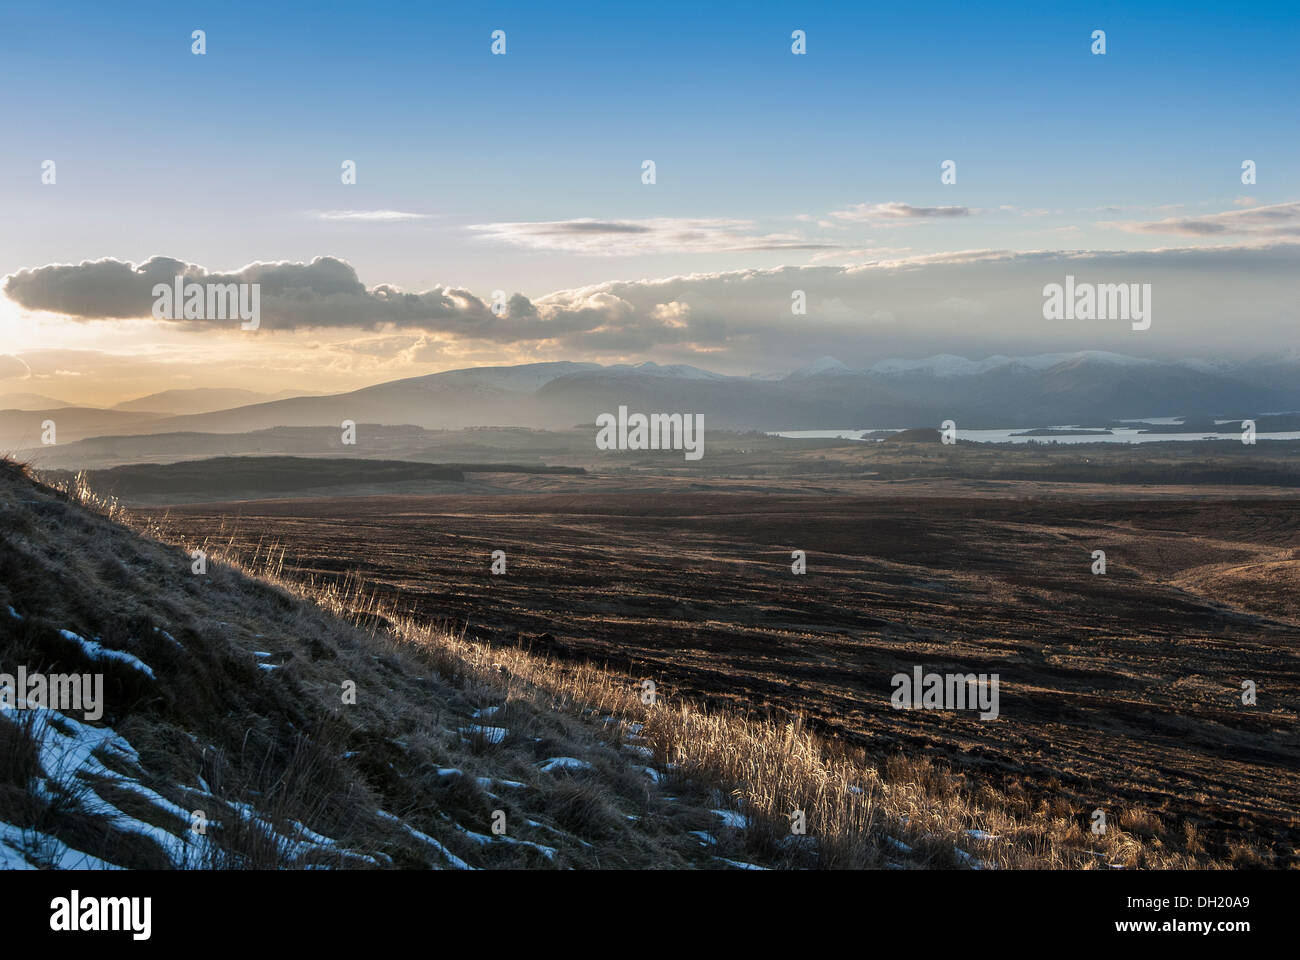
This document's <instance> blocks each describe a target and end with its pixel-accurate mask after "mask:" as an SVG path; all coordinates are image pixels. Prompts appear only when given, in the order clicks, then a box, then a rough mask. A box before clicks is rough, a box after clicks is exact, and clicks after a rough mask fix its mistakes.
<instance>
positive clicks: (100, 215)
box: [0, 3, 1300, 404]
mask: <svg viewBox="0 0 1300 960" xmlns="http://www.w3.org/2000/svg"><path fill="white" fill-rule="evenodd" d="M1046 6H1047V5H1043V4H1023V5H1022V4H1000V5H995V6H988V5H972V4H961V3H955V4H946V3H931V4H926V5H924V6H923V7H922V6H912V5H858V4H838V3H837V4H823V5H818V4H807V3H800V4H763V3H744V4H740V3H736V4H709V5H707V7H708V8H707V9H700V7H701V5H700V4H695V3H692V4H686V3H682V4H677V3H656V4H653V5H621V6H618V7H614V6H612V5H605V4H545V5H537V4H519V5H509V4H473V5H470V4H465V5H457V6H450V5H446V6H445V5H440V4H439V5H435V4H428V3H420V4H384V3H367V4H352V3H348V4H331V3H313V4H310V5H307V4H292V3H286V4H276V5H267V4H260V3H259V4H240V3H221V4H191V5H186V4H148V3H139V4H130V5H103V4H57V3H56V4H51V5H24V6H21V7H20V6H19V5H15V4H10V5H6V6H5V7H4V8H3V9H2V10H0V118H3V121H2V122H3V134H2V135H0V222H3V223H4V225H5V227H4V229H3V230H0V277H5V278H6V279H5V280H4V281H0V290H2V291H3V296H0V395H2V394H6V393H13V392H35V393H41V394H45V395H49V396H55V397H58V398H60V399H65V400H71V401H74V402H84V403H96V404H98V403H112V402H116V401H119V400H123V399H127V398H129V397H135V396H140V395H144V394H148V393H152V392H155V391H159V390H164V389H174V388H186V387H232V386H233V387H244V388H248V389H255V390H264V391H267V392H275V391H280V390H285V389H294V390H309V391H312V392H332V391H336V390H346V389H352V388H355V387H359V386H363V385H366V384H369V383H375V382H380V381H383V380H389V379H395V378H397V377H402V376H414V375H419V374H422V373H432V372H436V371H438V370H443V369H451V368H456V367H462V366H474V365H481V364H498V363H514V362H529V361H535V360H551V359H571V360H597V361H601V362H628V361H640V360H655V361H658V362H685V363H693V364H696V365H698V366H703V367H706V368H709V369H714V370H718V371H720V372H725V373H738V374H743V373H755V372H759V373H770V372H779V371H782V370H790V369H793V368H794V367H796V366H799V365H801V364H802V363H806V362H809V361H811V360H814V359H816V358H817V357H819V356H821V355H824V354H830V355H834V356H837V357H839V358H840V359H841V360H842V361H844V362H846V363H848V364H850V365H852V366H859V365H868V364H870V363H872V362H876V361H878V360H882V359H885V358H887V357H893V356H902V357H919V356H927V355H932V354H936V353H958V354H962V355H965V356H969V357H972V358H974V359H979V358H982V357H984V356H988V355H990V354H994V353H1004V354H1010V355H1023V354H1032V353H1038V352H1046V351H1049V350H1061V349H1106V350H1112V351H1115V352H1120V353H1127V354H1132V355H1139V356H1156V357H1162V358H1177V357H1187V356H1198V357H1216V358H1229V359H1230V358H1244V357H1247V356H1254V355H1259V354H1263V353H1268V352H1276V351H1283V350H1294V349H1296V348H1297V347H1300V339H1297V335H1296V333H1295V331H1296V329H1297V327H1296V319H1297V317H1296V303H1297V297H1296V289H1295V286H1296V285H1295V278H1296V277H1297V276H1300V270H1298V269H1297V267H1300V250H1298V249H1297V243H1300V190H1297V189H1296V184H1297V183H1298V182H1300V179H1298V178H1300V125H1298V124H1297V122H1296V121H1297V119H1298V117H1297V109H1298V108H1297V103H1300V96H1297V94H1300V90H1298V89H1297V87H1298V86H1300V83H1298V79H1297V78H1298V77H1300V71H1298V70H1297V69H1296V66H1295V51H1296V50H1297V49H1300V8H1297V7H1296V5H1294V4H1269V3H1263V4H1255V5H1252V6H1250V7H1249V8H1242V7H1234V6H1232V5H1227V4H1215V5H1205V4H1187V3H1179V4H1176V5H1175V4H1161V3H1149V4H1104V3H1102V4H1097V3H1092V4H1069V3H1065V4H1053V5H1051V8H1050V9H1043V8H1044V7H1046ZM194 30H203V31H204V32H205V38H204V39H205V44H206V52H204V53H203V54H202V55H196V54H195V53H194V52H193V51H192V45H193V43H194V40H193V39H192V33H193V31H194ZM496 30H501V31H504V34H505V53H504V55H494V54H493V53H492V50H491V47H492V42H493V41H492V34H493V31H496ZM795 30H802V31H804V35H805V37H806V53H804V54H802V55H796V54H794V53H793V52H792V49H791V46H792V43H793V41H792V36H791V35H792V32H793V31H795ZM1095 30H1104V31H1105V41H1106V52H1105V53H1104V54H1102V55H1098V54H1094V53H1093V52H1092V47H1093V45H1094V40H1093V36H1092V35H1093V32H1094V31H1095ZM47 160H53V161H54V163H55V168H54V170H55V182H54V183H44V182H42V178H43V173H44V168H43V166H42V165H43V164H44V163H45V162H46V161H47ZM646 160H652V161H653V162H654V164H655V171H654V172H655V178H654V183H653V184H648V183H645V182H643V163H644V161H646ZM1245 160H1250V161H1252V162H1253V163H1254V164H1255V182H1254V183H1243V182H1242V163H1243V161H1245ZM345 161H352V162H353V163H355V167H356V178H355V181H356V182H355V183H349V184H345V183H343V182H342V179H343V178H342V174H341V171H342V165H343V164H344V162H345ZM944 161H952V162H953V163H954V164H955V174H956V176H955V181H956V182H954V183H944V182H942V181H941V173H942V172H943V171H942V167H941V165H942V164H943V163H944ZM82 264H85V266H84V267H83V266H79V265H82ZM145 265H148V266H145ZM250 265H252V266H250ZM169 271H170V272H171V273H176V272H183V273H184V274H185V275H186V276H187V277H189V278H190V279H192V280H198V281H200V282H202V281H204V280H205V279H206V278H209V277H221V278H225V279H231V280H235V281H240V282H245V281H247V282H253V281H254V280H255V281H256V282H260V283H262V285H263V291H264V297H265V299H264V301H263V311H264V320H263V322H262V324H261V326H260V327H259V329H258V330H256V331H252V332H249V331H241V330H239V329H238V325H237V324H226V323H212V322H206V321H203V322H183V321H174V320H156V319H154V318H153V317H152V316H151V305H152V302H153V297H152V295H151V287H152V280H154V279H156V278H157V277H159V276H162V275H163V274H167V273H168V272H169ZM1067 274H1073V275H1076V276H1078V277H1079V279H1081V280H1089V281H1095V282H1098V283H1139V284H1145V283H1149V284H1151V285H1152V291H1153V293H1152V298H1153V304H1154V306H1153V323H1152V325H1151V327H1150V329H1148V330H1144V331H1140V332H1138V331H1133V330H1132V329H1131V327H1130V325H1129V324H1128V323H1123V322H1121V323H1116V322H1113V321H1111V322H1098V321H1068V322H1049V321H1046V320H1044V317H1043V313H1042V302H1043V293H1042V291H1043V287H1044V285H1045V284H1048V283H1053V282H1057V283H1060V282H1062V281H1063V280H1064V277H1065V276H1066V275H1067ZM250 278H251V279H250ZM796 290H802V291H804V294H805V297H806V302H807V310H806V313H804V314H795V313H793V312H792V308H791V304H792V297H793V294H794V291H796ZM496 291H500V292H501V293H502V294H503V296H504V298H507V299H508V301H509V308H508V311H506V312H505V313H504V314H502V315H498V314H495V313H493V312H492V311H491V309H490V305H491V303H492V302H493V297H494V294H495V292H496ZM510 298H513V299H510Z"/></svg>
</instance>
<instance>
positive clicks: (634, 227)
mask: <svg viewBox="0 0 1300 960" xmlns="http://www.w3.org/2000/svg"><path fill="white" fill-rule="evenodd" d="M469 229H471V230H473V231H475V232H477V233H478V234H479V236H480V238H481V239H483V240H487V241H492V242H496V243H508V244H511V245H513V246H519V247H529V248H531V249H534V250H550V251H565V252H568V253H579V254H586V255H587V256H603V257H624V256H637V255H645V254H664V253H717V252H733V251H760V250H825V249H831V248H833V247H835V246H836V245H835V244H832V243H825V242H821V241H815V240H808V239H806V238H804V237H802V236H800V235H798V234H794V233H757V232H755V230H754V223H753V221H751V220H728V219H720V218H713V219H698V218H683V217H656V218H651V219H646V220H592V219H579V220H549V221H538V222H529V223H477V224H473V225H471V226H470V228H469Z"/></svg>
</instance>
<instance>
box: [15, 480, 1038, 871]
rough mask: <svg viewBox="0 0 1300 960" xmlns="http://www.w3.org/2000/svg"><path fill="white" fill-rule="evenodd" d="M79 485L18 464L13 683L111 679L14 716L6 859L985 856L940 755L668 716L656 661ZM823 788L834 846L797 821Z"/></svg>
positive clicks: (582, 861) (341, 864) (641, 860)
mask: <svg viewBox="0 0 1300 960" xmlns="http://www.w3.org/2000/svg"><path fill="white" fill-rule="evenodd" d="M73 493H74V494H76V495H73V494H69V493H66V492H62V491H58V490H54V489H51V488H49V487H45V486H42V485H40V484H37V483H35V482H34V481H32V480H31V479H30V478H29V477H28V476H27V475H26V474H25V472H24V471H23V470H22V469H21V468H20V467H19V466H17V465H15V464H13V463H12V462H9V461H0V655H2V659H0V663H3V665H4V672H5V673H6V674H8V675H9V677H10V679H7V680H5V681H4V682H6V683H8V684H9V685H10V687H11V688H12V685H13V684H14V683H15V681H14V680H13V679H12V678H13V677H18V676H22V674H20V670H22V671H25V675H26V677H27V679H28V682H29V684H30V683H32V682H33V681H32V679H31V678H32V677H34V676H35V675H37V674H43V675H46V676H50V675H54V674H64V675H66V674H70V673H78V674H87V675H94V674H100V675H102V678H103V680H102V682H103V689H102V699H100V698H93V697H91V696H90V694H89V691H90V690H91V689H92V685H91V684H90V683H88V684H87V701H85V702H81V703H78V704H76V707H77V709H74V708H73V705H72V704H68V703H64V704H59V705H58V707H59V708H58V709H55V708H54V706H52V705H50V704H48V703H46V702H44V701H43V700H42V698H41V697H40V696H38V695H37V691H36V687H34V686H28V688H27V693H28V696H29V698H30V701H29V702H25V703H20V704H19V705H20V706H21V707H22V709H18V710H11V711H6V712H5V713H4V714H0V741H3V742H2V743H0V757H2V758H3V761H2V765H0V866H3V867H7V868H18V869H22V868H28V867H36V868H50V867H55V868H58V867H64V868H77V867H108V866H119V867H127V868H181V867H198V868H203V867H206V868H246V867H255V868H258V867H260V868H304V869H305V868H363V869H365V868H370V869H373V868H386V867H410V868H458V869H474V868H480V867H557V868H562V867H578V868H583V867H587V868H591V867H603V868H609V867H640V868H646V867H656V868H690V867H702V868H725V867H728V866H732V867H746V868H753V867H754V866H755V865H759V864H766V865H769V866H792V865H823V866H835V865H842V866H854V865H856V866H894V867H907V866H922V865H929V866H950V867H951V866H963V865H974V866H978V865H979V864H980V861H979V860H978V859H976V858H975V857H974V856H972V855H971V854H970V853H967V852H965V851H963V850H962V849H960V848H959V847H958V846H957V838H964V837H966V835H967V830H966V828H967V827H968V826H970V825H972V823H973V822H974V818H975V817H977V816H979V814H977V813H976V812H975V811H974V810H973V809H972V808H971V807H968V806H967V805H966V801H965V800H964V799H962V800H958V798H957V797H956V795H955V794H954V793H953V788H952V787H951V786H950V785H949V784H947V783H946V782H945V778H942V777H939V776H938V775H937V774H936V773H935V772H934V771H933V770H931V769H930V768H929V766H928V765H927V764H924V763H921V764H910V763H907V762H904V761H901V760H900V761H898V762H894V763H892V764H891V765H890V766H889V768H888V769H885V770H877V769H875V768H874V767H872V766H869V765H866V764H864V763H863V762H862V761H861V758H858V759H856V760H855V759H853V758H846V757H845V756H844V755H843V751H840V752H839V753H838V754H837V753H836V752H835V751H832V750H828V749H827V748H826V747H825V746H824V745H823V744H821V743H820V741H818V740H817V739H816V738H815V737H812V736H811V735H810V734H808V733H807V732H806V731H804V730H802V729H801V728H800V726H799V724H798V722H797V721H796V722H784V723H783V722H779V721H757V720H740V719H738V718H734V717H729V716H726V715H720V714H716V713H709V712H705V711H703V710H700V709H696V708H692V707H691V705H690V704H689V703H686V702H683V701H677V702H673V703H668V702H664V701H659V702H656V703H655V704H654V705H653V706H647V705H646V704H643V703H642V702H641V698H640V696H639V695H640V694H641V692H642V690H643V687H641V686H640V685H639V684H637V683H635V682H634V679H633V678H629V677H624V678H618V677H613V676H610V675H607V674H604V673H602V672H600V671H598V670H597V669H595V668H594V667H592V666H589V665H583V664H578V665H574V664H564V663H562V662H559V661H552V660H550V659H548V658H547V657H546V656H545V655H544V654H536V653H531V652H529V651H528V650H526V649H523V648H521V647H520V646H508V647H501V646H495V647H494V646H489V645H487V644H483V643H476V642H474V641H473V640H472V638H466V637H463V636H460V637H458V636H451V635H448V634H445V633H441V632H439V631H437V630H434V629H430V628H428V627H424V626H421V625H419V624H416V623H413V622H410V621H404V620H401V619H400V618H398V617H396V616H395V615H394V614H392V612H391V611H384V612H380V611H378V610H377V609H376V607H375V605H374V603H373V602H371V601H368V600H366V599H365V596H364V592H363V591H360V590H358V589H357V588H356V585H355V584H353V583H350V582H349V581H348V580H347V579H346V578H344V579H343V580H340V581H331V582H329V583H323V582H322V583H310V584H300V585H298V586H296V587H295V586H294V585H292V584H290V583H288V582H287V581H284V580H281V579H279V578H278V570H279V569H280V563H279V562H276V561H272V562H268V557H267V556H266V554H263V555H262V557H261V558H260V560H258V559H253V560H251V561H250V564H251V565H252V566H256V567H257V568H258V569H259V570H260V571H261V573H262V577H261V578H257V577H254V576H252V575H250V574H249V573H248V572H247V568H243V567H241V566H240V565H238V564H235V563H233V562H225V561H223V560H222V559H221V558H220V557H219V556H217V555H216V553H215V551H214V552H212V553H211V554H210V555H209V556H208V558H207V568H206V571H205V572H203V573H199V574H195V573H194V572H192V566H191V564H192V562H193V561H192V559H191V556H190V555H189V554H188V553H187V552H186V551H185V550H183V549H182V548H180V547H178V546H171V545H166V544H164V543H160V542H158V541H157V540H155V539H153V538H152V537H151V536H149V535H147V534H146V533H143V532H140V531H138V530H136V529H133V528H131V527H129V526H127V525H125V524H124V523H122V522H121V518H120V517H119V518H117V519H113V518H112V516H110V515H109V514H112V513H113V511H112V510H111V509H109V510H108V514H106V513H105V512H102V509H108V508H106V507H105V505H104V504H102V503H100V504H95V503H91V504H90V505H89V506H87V505H84V504H83V503H82V502H80V501H79V499H78V497H79V496H83V495H84V491H81V492H77V491H74V492H73ZM91 507H99V508H101V509H91ZM385 614H386V615H385ZM344 615H346V619H345V618H344ZM547 641H548V638H545V637H543V638H540V639H539V640H537V641H536V643H535V644H534V643H532V642H528V643H525V644H524V646H525V647H531V646H534V645H535V646H537V647H538V648H539V650H540V649H544V647H545V645H546V643H547ZM353 692H354V693H355V696H352V693H353ZM89 701H93V703H94V704H98V706H97V707H95V708H93V709H92V705H93V704H92V702H89ZM796 796H799V797H803V798H805V800H804V801H803V802H805V803H806V804H807V806H808V808H809V809H808V815H809V818H810V822H811V823H812V824H814V825H815V826H814V828H813V829H814V830H815V831H816V835H815V836H811V837H803V836H801V837H798V838H795V837H792V836H791V835H790V834H789V832H788V831H787V830H786V829H785V826H786V821H787V818H788V816H789V814H788V812H786V811H787V808H788V806H789V805H790V804H791V803H792V799H793V798H794V797H796ZM908 811H911V818H910V821H909V818H908V813H907V812H908ZM926 811H928V812H926ZM494 823H496V824H498V825H499V826H500V827H501V828H502V831H503V832H500V833H497V832H495V831H494V829H493V826H494ZM971 835H972V836H974V834H971ZM900 837H903V838H906V840H904V839H899V838H900ZM966 842H967V843H968V844H971V843H975V842H976V841H974V840H967V841H966ZM1012 853H1014V851H1012ZM1006 856H1008V853H1006V852H1004V853H1003V854H1001V855H1000V857H999V858H998V859H1000V860H1001V859H1002V858H1003V857H1006ZM1003 862H1007V861H1003Z"/></svg>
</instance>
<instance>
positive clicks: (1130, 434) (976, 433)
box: [768, 417, 1300, 443]
mask: <svg viewBox="0 0 1300 960" xmlns="http://www.w3.org/2000/svg"><path fill="white" fill-rule="evenodd" d="M1125 422H1127V421H1125ZM1142 422H1144V423H1155V424H1157V425H1159V423H1161V422H1163V423H1169V424H1176V423H1178V422H1179V421H1178V420H1177V419H1176V418H1169V417H1161V418H1159V419H1158V420H1144V421H1142ZM1217 422H1218V423H1219V424H1220V425H1222V424H1224V423H1231V424H1234V425H1235V426H1236V429H1234V430H1228V431H1223V432H1217V433H1142V432H1140V430H1139V429H1138V428H1136V427H1112V428H1111V432H1110V433H1109V434H1089V435H1080V436H1073V437H1066V436H1055V437H1052V436H1047V437H1042V436H1040V437H1016V436H1012V434H1015V433H1023V432H1024V431H1025V430H1027V429H1031V428H1027V427H1009V428H1007V429H1002V430H962V429H961V428H960V427H959V428H958V429H957V439H958V440H970V441H973V442H975V443H1028V442H1029V441H1031V440H1032V441H1035V442H1037V443H1161V442H1163V441H1167V440H1184V441H1196V440H1232V441H1234V442H1236V443H1241V421H1240V420H1220V421H1217ZM1046 429H1049V430H1079V429H1085V430H1086V429H1090V428H1087V427H1080V426H1079V425H1078V424H1067V425H1064V426H1057V427H1048V428H1046ZM1091 429H1094V430H1095V429H1099V428H1097V427H1093V428H1091ZM873 432H875V431H872V430H777V431H772V432H769V433H768V436H772V437H787V438H789V439H791V440H861V439H862V438H863V437H864V436H865V435H866V434H868V433H873ZM889 432H890V433H898V432H899V431H898V430H890V431H889ZM1255 439H1257V440H1300V432H1290V433H1256V434H1255ZM868 442H870V441H868Z"/></svg>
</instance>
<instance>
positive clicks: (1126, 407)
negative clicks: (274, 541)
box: [0, 351, 1300, 450]
mask: <svg viewBox="0 0 1300 960" xmlns="http://www.w3.org/2000/svg"><path fill="white" fill-rule="evenodd" d="M196 394H197V395H196ZM265 396H266V395H258V394H251V395H250V394H249V392H248V391H222V390H215V391H167V392H164V393H158V394H153V395H150V396H149V397H145V398H141V399H139V400H136V401H130V402H128V403H125V404H119V405H118V406H117V407H115V408H113V409H107V410H105V409H99V408H92V407H75V406H57V405H51V406H49V407H46V408H44V409H30V408H29V409H8V410H3V409H0V449H4V450H22V449H30V448H35V447H38V446H39V445H40V443H41V440H40V438H41V432H42V427H41V424H42V422H43V421H44V420H45V419H51V420H54V421H55V423H56V424H57V429H58V434H57V439H58V442H59V443H67V442H70V441H75V440H79V439H82V438H85V437H92V436H122V435H139V434H164V433H167V434H171V433H182V432H185V433H245V432H248V431H252V430H263V429H268V428H271V427H311V426H332V427H338V426H339V425H340V424H341V423H342V421H343V420H353V421H355V422H357V423H382V424H412V425H417V426H421V427H425V428H429V429H462V428H465V427H471V426H485V425H495V426H521V427H534V428H543V429H565V428H570V427H573V426H574V425H576V424H587V423H593V422H594V421H595V419H596V417H597V416H598V415H599V414H601V413H606V412H614V411H616V410H617V408H618V407H619V406H620V405H625V406H627V407H628V408H629V410H631V411H633V412H643V413H654V412H663V413H673V412H680V413H702V414H703V415H704V417H705V423H706V425H707V426H708V427H712V428H714V429H732V430H773V431H774V430H812V429H827V428H834V429H847V428H857V429H868V428H891V427H909V426H916V425H920V424H926V425H929V424H938V423H939V422H940V421H942V420H945V419H952V420H955V421H957V423H958V425H959V426H960V427H965V428H971V429H976V428H981V427H1035V426H1045V425H1051V424H1061V423H1077V424H1093V425H1095V424H1101V423H1106V422H1110V421H1113V420H1117V419H1124V418H1142V417H1161V416H1188V417H1197V416H1202V417H1204V416H1211V415H1222V416H1225V417H1250V416H1256V415H1259V414H1263V413H1269V412H1279V411H1295V410H1300V357H1297V356H1294V355H1290V354H1287V355H1279V356H1276V357H1263V358H1259V359H1255V360H1251V361H1247V362H1240V363H1229V362H1220V361H1200V360H1180V361H1174V362H1163V361H1156V360H1147V359H1139V358H1135V357H1128V356H1123V355H1120V354H1113V353H1103V352H1098V351H1084V352H1079V353H1059V354H1041V355H1037V356H1029V357H1004V356H996V357H989V358H986V359H983V360H970V359H967V358H965V357H958V356H951V355H938V356H932V357H928V358H925V359H921V360H886V361H882V362H880V363H877V364H875V365H874V366H872V367H870V368H866V369H854V368H851V367H849V366H847V365H846V364H844V363H842V362H840V361H839V360H837V359H835V358H834V357H823V358H821V359H819V360H816V361H814V362H813V363H810V364H808V365H806V366H804V367H801V368H799V369H798V370H795V371H794V372H792V373H789V374H787V375H785V376H782V377H779V378H773V377H770V376H729V375H724V374H719V373H714V372H711V371H708V370H704V369H701V368H698V367H692V366H688V365H682V364H678V365H668V366H664V365H659V364H656V363H650V362H646V363H640V364H616V365H609V366H605V365H601V364H597V363H579V362H571V361H559V362H551V363H531V364H522V365H517V366H502V367H473V368H467V369H461V370H449V371H446V372H443V373H435V374H429V375H426V376H420V377H411V378H406V379H401V380H393V381H389V382H385V383H379V384H375V385H373V386H369V387H363V388H361V389H359V390H353V391H349V392H346V393H339V394H332V395H327V396H290V397H281V398H279V399H261V398H262V397H265ZM43 399H48V398H43ZM250 399H252V400H254V401H255V402H246V401H248V400H250ZM223 400H227V401H228V400H234V403H232V404H230V405H229V406H220V405H219V404H220V403H221V402H222V401H223ZM55 404H57V401H55ZM214 404H218V406H217V407H216V408H215V409H214V408H213V405H214Z"/></svg>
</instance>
